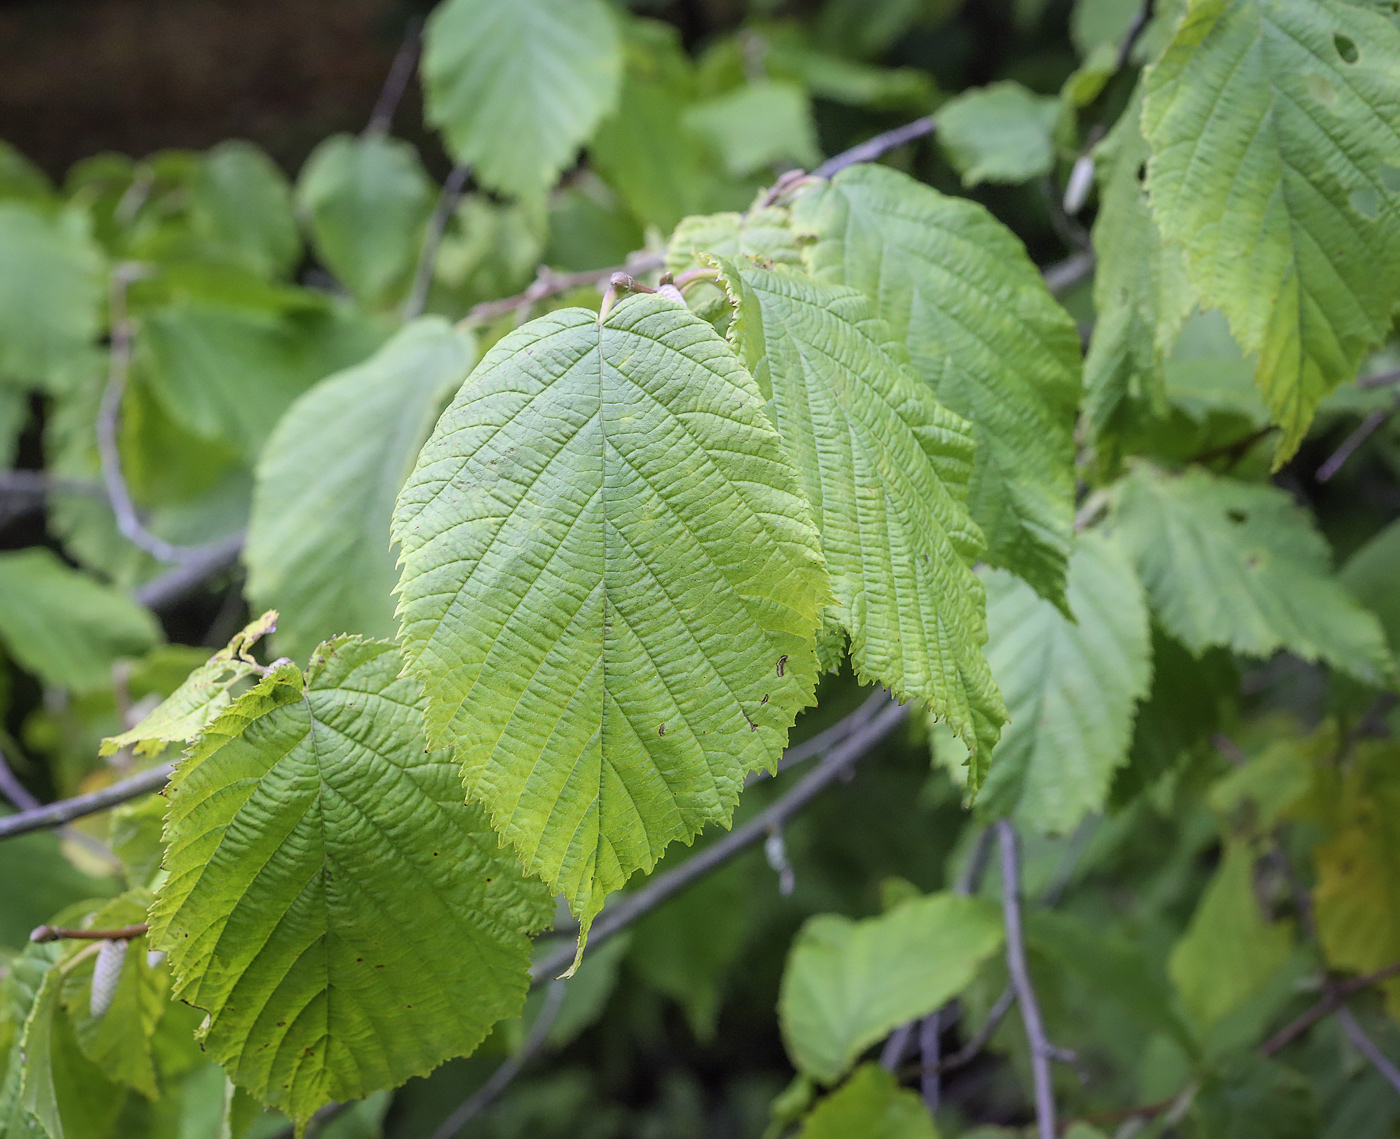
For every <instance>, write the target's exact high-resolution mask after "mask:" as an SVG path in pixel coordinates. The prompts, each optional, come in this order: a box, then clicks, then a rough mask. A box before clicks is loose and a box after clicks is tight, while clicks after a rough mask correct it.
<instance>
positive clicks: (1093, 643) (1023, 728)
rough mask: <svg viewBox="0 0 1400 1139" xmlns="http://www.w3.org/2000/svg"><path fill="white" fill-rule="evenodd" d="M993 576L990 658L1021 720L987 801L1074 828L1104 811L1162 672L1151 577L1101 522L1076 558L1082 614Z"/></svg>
mask: <svg viewBox="0 0 1400 1139" xmlns="http://www.w3.org/2000/svg"><path fill="white" fill-rule="evenodd" d="M984 580H985V581H986V583H987V629H988V633H989V637H988V643H987V660H988V662H989V663H990V664H991V666H992V675H993V676H994V677H995V678H996V682H997V686H998V687H999V688H1000V689H1001V691H1002V695H1003V696H1004V697H1005V699H1006V710H1007V714H1008V717H1009V720H1010V722H1009V723H1008V724H1007V727H1006V729H1005V730H1004V731H1003V732H1002V736H1001V740H1000V742H999V743H998V744H997V747H996V750H995V751H994V752H993V753H992V769H991V772H990V774H989V775H988V776H987V782H986V785H985V786H984V787H983V788H982V794H981V797H980V798H979V799H978V806H979V807H980V808H981V809H982V810H984V811H986V812H988V813H989V814H992V815H1010V816H1012V817H1014V818H1015V819H1017V820H1018V821H1019V822H1021V823H1023V824H1024V825H1026V826H1029V827H1030V828H1032V829H1034V830H1036V831H1039V832H1041V833H1045V834H1069V833H1071V832H1072V831H1073V830H1074V828H1075V827H1077V826H1078V825H1079V823H1080V822H1081V821H1082V820H1083V819H1084V817H1085V816H1086V815H1090V814H1094V813H1097V812H1100V811H1102V810H1103V809H1104V805H1105V803H1106V802H1107V800H1108V791H1109V787H1110V785H1111V784H1112V782H1113V775H1114V772H1115V771H1116V770H1117V769H1118V767H1120V766H1121V765H1122V764H1123V763H1124V762H1125V761H1126V760H1127V758H1128V744H1129V743H1130V741H1131V740H1132V732H1133V713H1134V710H1135V708H1136V706H1137V703H1138V701H1139V700H1141V699H1142V698H1143V697H1145V696H1146V695H1147V691H1148V686H1149V683H1150V682H1151V679H1152V657H1151V637H1150V635H1149V631H1148V617H1147V602H1146V599H1145V598H1144V597H1143V593H1142V587H1141V586H1140V585H1139V584H1138V580H1137V576H1136V575H1135V574H1134V573H1133V567H1132V563H1131V562H1130V561H1129V560H1128V557H1127V555H1126V554H1124V553H1123V551H1122V550H1121V549H1120V548H1119V546H1118V544H1117V543H1116V542H1115V541H1114V540H1113V539H1112V538H1106V537H1104V536H1102V535H1100V534H1096V533H1094V532H1092V531H1089V532H1086V533H1083V534H1080V535H1079V537H1078V539H1077V540H1076V542H1075V547H1074V553H1073V554H1072V555H1071V556H1070V562H1069V581H1068V586H1067V589H1066V597H1067V599H1068V602H1069V609H1070V612H1071V613H1072V614H1073V620H1071V619H1070V618H1068V617H1066V616H1065V615H1064V614H1063V613H1062V612H1060V610H1059V609H1057V608H1056V607H1055V606H1054V605H1051V604H1050V602H1048V601H1045V600H1044V599H1042V598H1040V597H1037V596H1036V594H1035V591H1034V590H1032V589H1031V588H1030V587H1029V586H1028V585H1025V584H1024V583H1023V582H1020V581H1017V580H1016V579H1015V578H1013V577H1012V576H1011V575H1010V574H1007V573H1005V572H1003V571H1000V570H990V571H988V572H987V573H986V575H985V576H984Z"/></svg>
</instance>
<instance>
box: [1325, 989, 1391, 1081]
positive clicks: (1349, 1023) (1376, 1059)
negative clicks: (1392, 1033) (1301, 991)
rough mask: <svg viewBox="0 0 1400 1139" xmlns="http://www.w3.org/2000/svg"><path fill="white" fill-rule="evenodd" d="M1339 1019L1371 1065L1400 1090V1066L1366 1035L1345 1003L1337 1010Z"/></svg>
mask: <svg viewBox="0 0 1400 1139" xmlns="http://www.w3.org/2000/svg"><path fill="white" fill-rule="evenodd" d="M1337 1020H1338V1022H1340V1024H1341V1026H1342V1031H1343V1032H1345V1033H1346V1034H1347V1039H1348V1040H1350V1041H1351V1043H1352V1046H1353V1047H1354V1048H1355V1049H1356V1050H1357V1051H1358V1052H1360V1053H1361V1054H1362V1055H1363V1056H1365V1057H1366V1059H1368V1060H1369V1061H1371V1066H1372V1067H1373V1068H1375V1069H1376V1071H1378V1072H1379V1073H1380V1074H1381V1076H1382V1078H1383V1079H1384V1080H1385V1082H1386V1083H1388V1084H1389V1085H1390V1086H1391V1087H1392V1088H1394V1089H1395V1090H1396V1091H1397V1092H1400V1068H1396V1066H1395V1065H1394V1064H1392V1063H1391V1062H1390V1058H1389V1057H1388V1056H1386V1054H1385V1053H1384V1052H1382V1051H1381V1050H1380V1048H1378V1047H1377V1046H1376V1042H1375V1041H1374V1040H1372V1039H1371V1038H1370V1037H1369V1036H1367V1035H1366V1031H1365V1029H1363V1028H1362V1027H1361V1025H1360V1024H1358V1023H1357V1020H1356V1017H1355V1016H1354V1015H1353V1014H1352V1011H1351V1009H1349V1008H1347V1007H1346V1005H1343V1006H1342V1007H1341V1008H1339V1009H1338V1010H1337Z"/></svg>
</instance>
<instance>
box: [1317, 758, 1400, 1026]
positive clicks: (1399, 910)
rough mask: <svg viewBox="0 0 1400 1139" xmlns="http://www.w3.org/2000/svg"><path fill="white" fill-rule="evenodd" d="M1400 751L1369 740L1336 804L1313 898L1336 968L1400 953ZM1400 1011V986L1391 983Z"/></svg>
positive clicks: (1367, 968) (1373, 965)
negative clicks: (1398, 775)
mask: <svg viewBox="0 0 1400 1139" xmlns="http://www.w3.org/2000/svg"><path fill="white" fill-rule="evenodd" d="M1397 759H1400V755H1397V752H1396V749H1395V747H1394V746H1393V745H1387V744H1384V743H1364V744H1362V745H1360V746H1359V747H1358V749H1357V753H1356V756H1355V758H1354V759H1353V761H1352V763H1351V764H1350V766H1349V769H1348V770H1347V771H1346V773H1345V775H1344V776H1343V777H1342V780H1341V785H1340V787H1339V789H1338V792H1337V795H1336V799H1335V802H1333V803H1332V804H1330V806H1331V810H1330V811H1329V817H1328V820H1327V821H1328V829H1329V831H1330V834H1329V837H1328V839H1327V841H1326V842H1324V843H1323V844H1322V845H1320V846H1319V847H1318V848H1317V853H1316V855H1315V858H1316V862H1317V885H1316V888H1315V891H1314V894H1313V904H1314V907H1315V909H1316V912H1317V932H1318V936H1319V938H1320V940H1321V941H1322V947H1323V950H1324V951H1325V953H1326V956H1327V961H1328V963H1329V964H1330V965H1332V967H1333V968H1336V969H1346V970H1351V971H1355V972H1357V973H1369V972H1371V971H1372V970H1374V969H1380V968H1383V967H1385V966H1386V965H1389V964H1390V963H1391V962H1392V961H1395V960H1397V959H1400V826H1398V825H1397V822H1398V821H1400V814H1397V810H1398V809H1400V778H1397V771H1400V768H1398V767H1397ZM1385 992H1386V998H1387V1004H1388V1006H1389V1007H1390V1010H1391V1013H1392V1015H1397V1014H1400V984H1398V983H1396V982H1395V981H1390V982H1388V983H1387V984H1386V986H1385Z"/></svg>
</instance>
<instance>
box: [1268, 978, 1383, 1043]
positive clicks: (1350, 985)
mask: <svg viewBox="0 0 1400 1139" xmlns="http://www.w3.org/2000/svg"><path fill="white" fill-rule="evenodd" d="M1397 974H1400V961H1394V962H1391V964H1389V965H1387V966H1385V968H1383V969H1377V970H1376V971H1375V972H1374V973H1367V974H1365V975H1364V976H1361V977H1353V978H1351V979H1350V980H1348V981H1338V982H1337V983H1336V984H1335V985H1332V986H1330V987H1329V989H1328V991H1327V993H1326V994H1325V995H1324V996H1323V998H1322V999H1321V1000H1320V1001H1318V1002H1317V1003H1316V1004H1315V1005H1313V1006H1312V1007H1311V1008H1309V1009H1308V1010H1307V1011H1306V1012H1305V1013H1303V1014H1302V1015H1301V1016H1299V1017H1298V1018H1297V1019H1296V1020H1292V1021H1290V1022H1289V1023H1288V1024H1286V1025H1285V1026H1284V1027H1283V1028H1281V1029H1280V1030H1279V1031H1278V1032H1276V1033H1275V1034H1274V1035H1273V1036H1271V1037H1270V1038H1269V1039H1268V1040H1267V1041H1266V1042H1265V1043H1264V1045H1263V1046H1262V1047H1261V1048H1260V1049H1259V1051H1260V1053H1261V1054H1262V1055H1264V1056H1273V1055H1275V1054H1276V1053H1278V1052H1281V1051H1282V1050H1283V1049H1284V1048H1286V1047H1288V1045H1290V1044H1292V1043H1293V1041H1295V1040H1297V1039H1298V1037H1300V1036H1302V1035H1303V1033H1305V1032H1306V1031H1307V1030H1308V1029H1310V1028H1311V1027H1312V1026H1313V1025H1314V1024H1316V1023H1317V1022H1318V1021H1319V1020H1323V1019H1325V1018H1326V1017H1329V1016H1331V1015H1332V1014H1333V1013H1334V1012H1336V1011H1337V1010H1338V1009H1339V1008H1341V1007H1342V1006H1343V1005H1344V1004H1345V1003H1346V1001H1347V999H1348V998H1349V997H1354V996H1355V995H1356V994H1357V993H1359V992H1362V991H1364V990H1366V989H1369V988H1370V987H1371V986H1372V985H1378V984H1380V983H1381V982H1382V981H1388V980H1390V978H1391V977H1394V976H1396V975H1397Z"/></svg>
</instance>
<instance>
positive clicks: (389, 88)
mask: <svg viewBox="0 0 1400 1139" xmlns="http://www.w3.org/2000/svg"><path fill="white" fill-rule="evenodd" d="M422 32H423V17H422V16H414V17H412V18H411V19H410V20H409V21H408V24H407V26H406V27H405V28H404V32H403V42H402V43H401V44H399V50H398V51H397V52H396V53H395V54H394V62H393V64H392V65H391V66H390V68H389V74H388V76H387V77H386V78H385V80H384V86H383V88H382V89H381V90H380V92H379V98H378V99H376V100H375V102H374V110H373V111H372V112H371V113H370V116H369V125H368V126H366V127H365V134H366V135H386V134H388V133H389V130H390V128H392V127H393V125H394V113H395V112H396V111H397V110H398V109H399V101H400V100H401V99H402V98H403V93H404V92H405V91H406V90H407V89H408V81H409V80H410V79H412V78H413V68H414V65H415V64H417V62H418V51H419V48H420V47H421V45H422Z"/></svg>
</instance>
